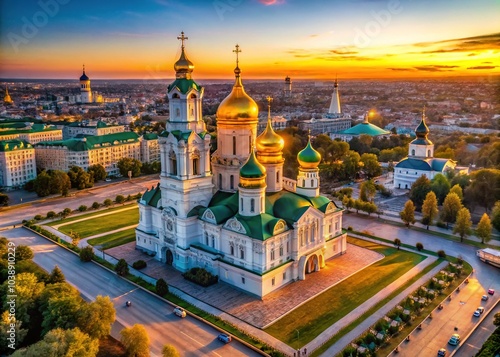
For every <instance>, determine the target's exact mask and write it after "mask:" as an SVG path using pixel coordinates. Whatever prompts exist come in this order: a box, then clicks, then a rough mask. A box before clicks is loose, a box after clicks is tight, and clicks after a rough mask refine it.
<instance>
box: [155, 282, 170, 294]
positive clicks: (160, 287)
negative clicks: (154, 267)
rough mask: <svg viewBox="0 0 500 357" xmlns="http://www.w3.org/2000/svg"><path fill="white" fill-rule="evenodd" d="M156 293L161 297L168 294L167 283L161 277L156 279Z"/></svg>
mask: <svg viewBox="0 0 500 357" xmlns="http://www.w3.org/2000/svg"><path fill="white" fill-rule="evenodd" d="M156 293H157V294H158V295H160V296H161V297H165V295H167V294H168V285H167V282H166V281H165V280H163V279H162V278H160V279H158V280H157V281H156Z"/></svg>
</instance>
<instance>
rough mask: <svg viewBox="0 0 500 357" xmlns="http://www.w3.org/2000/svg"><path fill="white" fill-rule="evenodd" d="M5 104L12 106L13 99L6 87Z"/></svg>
mask: <svg viewBox="0 0 500 357" xmlns="http://www.w3.org/2000/svg"><path fill="white" fill-rule="evenodd" d="M3 102H4V104H12V98H11V97H10V94H9V88H8V87H7V86H5V96H4V97H3Z"/></svg>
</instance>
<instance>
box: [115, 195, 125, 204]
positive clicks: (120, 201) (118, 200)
mask: <svg viewBox="0 0 500 357" xmlns="http://www.w3.org/2000/svg"><path fill="white" fill-rule="evenodd" d="M115 202H116V203H123V202H125V197H124V196H123V195H117V196H116V198H115Z"/></svg>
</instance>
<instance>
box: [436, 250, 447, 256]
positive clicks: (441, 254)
mask: <svg viewBox="0 0 500 357" xmlns="http://www.w3.org/2000/svg"><path fill="white" fill-rule="evenodd" d="M437 254H438V257H439V258H446V253H445V252H444V250H442V249H441V250H438V251H437Z"/></svg>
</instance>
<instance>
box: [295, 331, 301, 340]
mask: <svg viewBox="0 0 500 357" xmlns="http://www.w3.org/2000/svg"><path fill="white" fill-rule="evenodd" d="M295 331H297V341H299V339H300V333H299V330H297V329H295Z"/></svg>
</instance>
